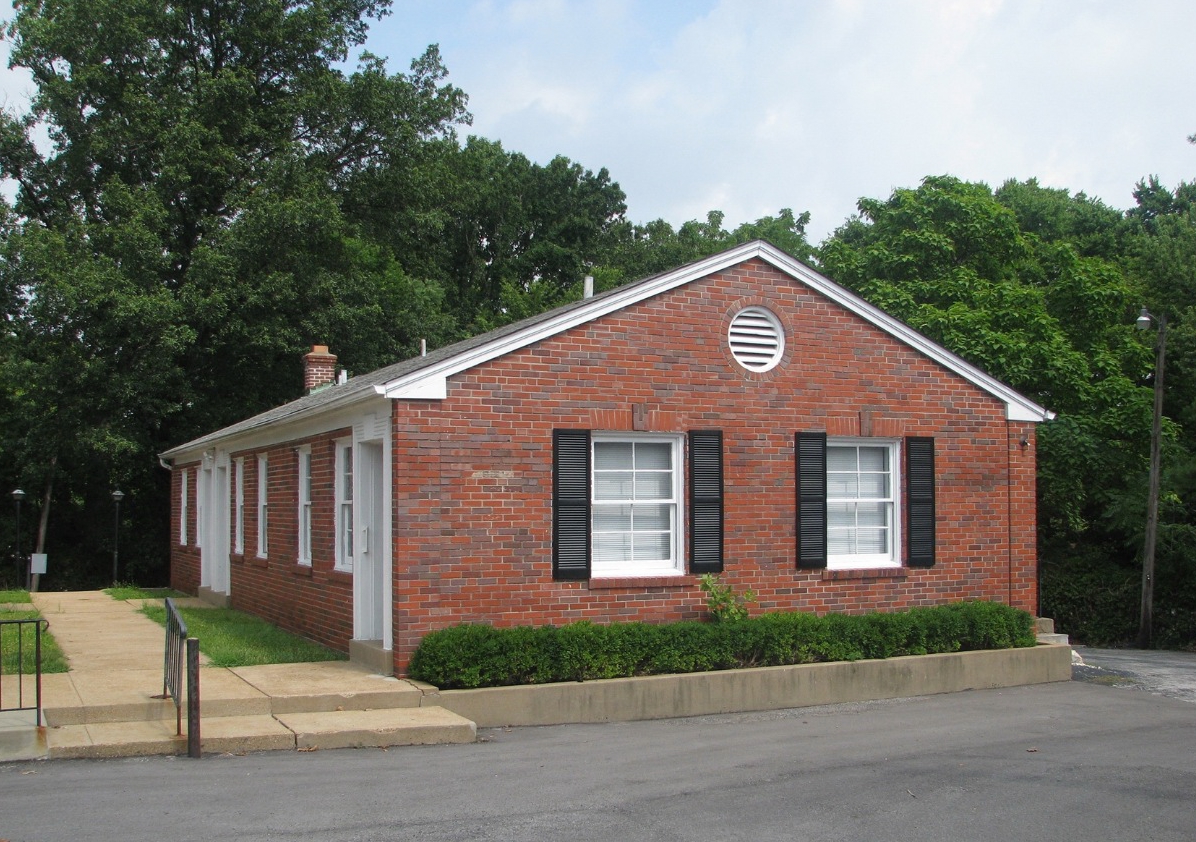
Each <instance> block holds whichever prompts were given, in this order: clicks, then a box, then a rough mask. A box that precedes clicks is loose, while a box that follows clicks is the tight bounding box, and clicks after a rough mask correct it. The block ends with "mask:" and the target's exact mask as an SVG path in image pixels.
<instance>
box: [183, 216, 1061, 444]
mask: <svg viewBox="0 0 1196 842" xmlns="http://www.w3.org/2000/svg"><path fill="white" fill-rule="evenodd" d="M752 259H759V260H762V261H764V262H765V263H768V264H769V265H771V266H773V267H774V268H776V269H778V270H779V271H781V272H783V273H784V274H786V275H789V276H790V277H792V278H793V279H794V280H796V281H798V282H800V283H802V284H803V285H805V286H807V287H809V288H810V289H813V290H815V291H817V292H819V293H821V294H822V295H824V296H825V297H826V298H828V299H830V300H831V301H834V302H835V303H836V304H839V305H840V306H842V307H843V308H844V309H846V310H849V311H850V312H852V313H854V314H856V315H857V316H859V317H860V318H862V319H864V320H865V321H867V322H870V323H871V324H873V325H875V326H876V327H878V328H880V329H881V330H883V331H884V332H886V333H888V334H890V335H891V336H893V337H894V338H896V339H897V340H898V341H900V342H902V343H904V344H906V345H908V346H910V347H911V348H913V349H914V350H916V351H918V352H920V353H922V354H923V355H925V356H927V357H929V358H930V359H932V360H934V361H935V362H937V363H938V364H939V365H941V366H943V367H944V368H946V369H947V370H948V371H951V372H954V373H955V374H957V375H959V376H960V377H962V378H963V379H965V380H967V381H968V382H970V383H972V384H973V385H975V386H976V387H977V388H979V389H981V390H982V391H984V392H987V393H989V394H990V395H992V396H993V397H995V398H997V399H998V400H1000V401H1001V402H1002V403H1004V404H1005V414H1006V418H1007V419H1009V420H1011V421H1046V420H1050V419H1051V418H1054V417H1055V414H1054V413H1053V412H1051V411H1049V410H1047V409H1045V408H1043V407H1041V406H1039V405H1038V404H1037V403H1035V402H1034V401H1032V400H1030V399H1029V398H1027V397H1025V396H1024V395H1022V394H1019V393H1018V392H1016V391H1014V390H1013V389H1012V388H1010V387H1009V386H1006V385H1005V384H1004V383H1002V382H1000V381H999V380H997V379H995V378H993V377H991V376H990V375H988V374H986V373H985V372H983V371H981V370H980V369H979V368H977V367H976V366H974V365H972V364H971V363H969V362H967V361H966V360H964V359H963V358H962V357H959V356H957V355H955V354H953V353H951V352H950V351H948V350H947V349H946V348H943V347H942V346H941V345H938V344H937V343H935V342H932V341H931V340H929V339H927V338H926V337H925V336H923V335H922V334H920V333H918V332H917V331H916V330H914V329H913V328H911V327H910V326H909V325H907V324H905V323H903V322H901V321H899V320H897V319H895V318H893V317H892V316H890V315H889V314H888V313H885V312H884V311H883V310H880V309H879V308H877V307H874V306H873V305H871V304H869V303H868V302H867V301H865V300H864V299H862V298H860V297H859V296H857V295H855V294H854V293H852V292H850V291H849V290H847V289H846V288H844V287H841V286H839V285H838V284H836V283H835V282H834V281H832V280H830V279H829V278H827V277H825V276H823V275H820V274H819V273H817V272H815V271H814V270H813V269H811V268H809V267H808V266H806V265H805V264H803V263H800V262H799V261H797V260H795V259H794V258H792V257H790V256H789V255H787V254H785V253H784V252H782V251H781V250H780V249H778V248H776V247H775V246H773V245H772V244H770V243H767V242H765V241H763V240H753V241H752V242H749V243H744V244H743V245H740V246H736V247H735V248H731V249H728V250H727V251H723V252H719V253H718V254H715V255H712V256H710V257H707V258H705V259H703V260H698V261H695V262H693V263H689V264H687V265H685V266H682V267H680V268H678V269H673V270H670V271H668V272H662V273H660V274H658V275H653V276H651V277H648V278H645V279H643V280H641V281H637V282H635V283H631V284H627V285H626V286H621V287H617V288H615V289H612V290H608V291H606V292H603V293H600V294H598V295H595V296H593V297H591V298H586V299H582V300H581V301H574V302H572V303H569V304H565V305H563V306H561V307H558V308H556V309H554V310H549V311H548V312H546V313H541V314H539V315H536V316H532V317H530V318H527V319H524V320H522V321H519V322H514V323H512V324H509V325H505V326H503V327H500V328H497V329H495V330H492V331H489V332H488V333H483V334H480V335H478V336H474V337H471V338H469V339H465V340H462V341H460V342H456V343H453V344H452V345H446V346H444V347H443V348H439V349H437V350H435V351H430V352H428V354H427V355H426V356H422V357H413V358H411V359H407V360H403V361H401V362H397V363H394V364H393V365H389V366H386V367H385V368H380V369H378V370H377V371H373V372H370V373H369V374H363V375H361V376H358V377H352V378H350V379H349V380H348V381H347V382H346V383H342V384H336V385H333V386H329V387H327V388H324V389H321V390H320V391H318V392H315V393H313V394H310V395H305V396H304V397H301V398H299V399H297V400H294V401H291V402H290V403H288V404H284V405H283V406H280V407H277V408H275V409H271V410H268V411H266V412H263V413H261V414H259V415H255V416H253V417H252V418H248V419H246V420H244V421H241V422H239V423H236V424H233V425H231V426H229V427H225V428H223V429H221V430H217V431H216V432H213V433H210V434H208V435H206V436H202V437H201V438H198V439H195V440H193V441H190V442H187V443H185V444H182V445H179V446H177V447H174V448H171V449H170V450H167V451H165V452H164V453H162V454H161V456H162V458H163V459H170V458H173V457H174V456H178V455H181V454H183V453H187V452H191V451H196V450H202V449H204V448H207V447H210V446H212V445H214V444H217V443H219V442H221V441H224V440H227V439H231V438H234V437H236V436H238V435H240V434H243V433H248V432H251V431H254V430H259V429H261V428H263V427H266V426H268V425H271V424H275V423H280V422H288V421H294V420H299V419H301V418H308V417H313V416H315V415H319V414H323V413H327V412H333V411H335V410H338V409H342V408H346V407H349V406H352V405H354V404H356V403H359V402H363V401H367V400H370V399H375V400H376V399H377V398H379V397H381V398H389V399H394V400H399V399H406V400H439V399H443V398H445V397H447V395H448V378H450V377H452V376H453V375H454V374H459V373H460V372H462V371H465V370H467V369H470V368H473V367H474V366H476V365H480V364H482V363H484V362H487V361H489V360H493V359H495V358H497V357H501V356H503V355H504V354H508V353H511V352H512V351H516V350H519V349H520V348H525V347H527V346H529V345H532V344H535V343H536V342H540V341H542V340H544V339H548V338H549V337H552V336H555V335H556V334H558V333H561V332H563V331H566V330H569V329H571V328H573V327H577V326H578V325H582V324H585V323H586V322H590V321H593V320H594V319H598V318H601V317H602V316H605V315H607V314H608V313H612V312H615V311H616V310H621V309H623V308H625V307H629V306H631V305H633V304H636V303H638V302H640V301H644V300H646V299H648V298H651V297H653V296H655V295H659V294H661V293H664V292H668V291H669V290H672V289H676V288H677V287H680V286H684V285H685V284H688V283H691V282H692V281H695V280H697V279H699V278H703V277H705V276H707V275H710V274H713V273H715V272H720V271H722V270H724V269H728V268H730V267H732V266H735V265H737V264H739V263H743V262H745V261H748V260H752Z"/></svg>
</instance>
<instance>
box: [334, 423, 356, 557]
mask: <svg viewBox="0 0 1196 842" xmlns="http://www.w3.org/2000/svg"><path fill="white" fill-rule="evenodd" d="M335 564H336V568H337V569H338V570H352V569H353V442H352V441H351V440H349V439H343V440H341V441H338V442H337V443H336V561H335Z"/></svg>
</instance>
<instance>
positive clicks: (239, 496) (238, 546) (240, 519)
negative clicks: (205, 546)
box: [233, 457, 245, 555]
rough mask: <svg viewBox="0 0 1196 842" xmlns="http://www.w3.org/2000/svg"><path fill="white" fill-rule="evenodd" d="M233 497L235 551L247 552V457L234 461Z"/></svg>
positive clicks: (241, 553)
mask: <svg viewBox="0 0 1196 842" xmlns="http://www.w3.org/2000/svg"><path fill="white" fill-rule="evenodd" d="M233 497H234V499H235V501H236V502H235V505H236V511H235V512H234V513H233V516H234V522H233V552H234V553H236V554H237V555H243V554H244V553H245V458H244V457H237V459H235V460H234V461H233Z"/></svg>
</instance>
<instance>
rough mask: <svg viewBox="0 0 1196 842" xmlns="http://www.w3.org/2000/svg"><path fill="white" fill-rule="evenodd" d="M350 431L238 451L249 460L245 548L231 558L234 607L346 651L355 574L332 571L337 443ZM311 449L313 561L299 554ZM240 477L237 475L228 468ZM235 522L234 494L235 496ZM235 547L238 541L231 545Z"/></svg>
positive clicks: (232, 520) (232, 517)
mask: <svg viewBox="0 0 1196 842" xmlns="http://www.w3.org/2000/svg"><path fill="white" fill-rule="evenodd" d="M350 434H351V431H350V430H339V431H336V432H334V433H328V434H325V435H321V436H317V437H313V438H306V439H300V440H297V441H289V442H286V443H285V444H282V445H278V446H275V447H272V448H269V449H267V450H257V451H246V452H243V453H242V452H238V453H234V454H233V457H234V458H236V457H239V456H242V457H244V458H245V491H244V498H245V553H244V554H243V555H237V554H234V555H233V556H232V565H231V568H232V586H231V591H232V604H233V607H234V608H239V609H241V610H243V611H248V612H250V613H253V614H257V615H258V616H260V617H264V618H265V619H267V620H269V621H270V622H272V623H274V624H276V625H279V626H281V627H282V628H285V629H287V630H289V631H293V632H295V633H296V634H300V635H302V636H303V637H306V638H308V639H310V640H315V641H317V642H319V643H323V644H324V645H325V646H329V647H331V648H333V649H337V650H340V651H342V652H343V651H347V650H348V648H349V640H350V639H351V638H352V637H353V577H352V575H351V574H350V573H346V572H343V571H338V570H334V569H333V564H334V559H333V549H334V546H335V543H334V536H333V512H334V508H335V501H334V489H333V481H334V476H335V467H334V464H335V458H336V451H335V440H336V439H338V438H343V437H345V436H348V435H350ZM303 445H309V446H310V447H311V471H312V487H311V498H312V507H311V512H312V515H311V520H312V525H311V532H312V536H311V544H312V563H311V564H310V565H306V564H300V563H299V561H298V559H299V527H298V523H299V455H298V452H297V449H298V448H299V447H300V446H303ZM263 453H264V454H265V455H266V457H267V464H268V471H267V481H268V486H267V488H268V501H269V513H268V519H267V542H266V543H267V555H266V558H259V557H258V544H257V532H258V529H257V526H258V524H257V517H258V515H257V499H258V498H257V493H258V491H257V489H258V468H257V457H258V456H260V455H262V454H263ZM229 474H230V478H233V481H234V482H235V472H234V471H230V472H229ZM229 499H230V500H231V501H232V506H233V511H232V512H230V516H229V523H230V524H233V528H234V529H235V528H236V527H235V523H236V511H235V509H236V493H235V489H234V490H233V492H231V493H230V494H229ZM230 546H233V544H232V543H231V542H230Z"/></svg>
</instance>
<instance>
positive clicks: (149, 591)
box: [0, 585, 186, 600]
mask: <svg viewBox="0 0 1196 842" xmlns="http://www.w3.org/2000/svg"><path fill="white" fill-rule="evenodd" d="M0 593H2V592H0ZM104 593H106V594H108V596H110V597H112V598H113V599H120V600H126V599H165V598H166V597H168V596H169V597H174V598H176V599H177V598H179V597H184V596H186V594H184V593H179V592H178V591H176V590H174V589H173V588H139V587H137V585H115V586H113V587H111V588H104Z"/></svg>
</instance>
